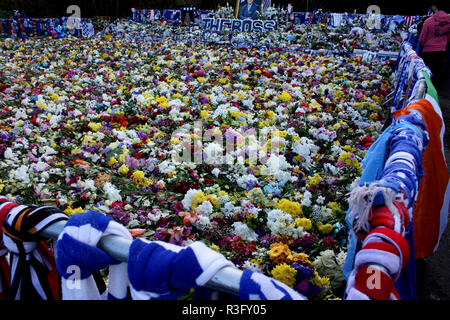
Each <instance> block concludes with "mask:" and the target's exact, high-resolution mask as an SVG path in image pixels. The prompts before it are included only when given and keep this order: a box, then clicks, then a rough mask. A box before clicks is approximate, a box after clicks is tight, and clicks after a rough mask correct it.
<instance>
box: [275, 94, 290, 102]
mask: <svg viewBox="0 0 450 320" xmlns="http://www.w3.org/2000/svg"><path fill="white" fill-rule="evenodd" d="M278 98H279V99H280V100H281V101H284V102H289V101H291V100H292V96H291V95H290V94H289V93H288V92H286V91H283V92H282V93H281V94H280V95H278Z"/></svg>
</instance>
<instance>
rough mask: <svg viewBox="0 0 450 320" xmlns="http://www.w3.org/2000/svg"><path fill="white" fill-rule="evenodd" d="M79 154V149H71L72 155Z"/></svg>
mask: <svg viewBox="0 0 450 320" xmlns="http://www.w3.org/2000/svg"><path fill="white" fill-rule="evenodd" d="M79 153H81V150H80V148H78V147H75V148H73V149H72V154H79Z"/></svg>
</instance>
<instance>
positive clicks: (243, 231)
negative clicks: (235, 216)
mask: <svg viewBox="0 0 450 320" xmlns="http://www.w3.org/2000/svg"><path fill="white" fill-rule="evenodd" d="M233 228H234V234H235V235H237V236H240V237H241V238H242V240H244V241H256V240H258V235H257V234H256V232H255V231H253V230H252V229H250V228H249V227H248V226H247V225H246V224H245V223H242V222H235V223H233Z"/></svg>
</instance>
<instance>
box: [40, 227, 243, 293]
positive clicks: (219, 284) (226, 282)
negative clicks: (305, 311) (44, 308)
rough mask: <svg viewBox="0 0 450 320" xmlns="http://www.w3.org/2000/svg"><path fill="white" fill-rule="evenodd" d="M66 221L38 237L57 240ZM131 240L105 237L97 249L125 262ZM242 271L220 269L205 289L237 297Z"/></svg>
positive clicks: (226, 268)
mask: <svg viewBox="0 0 450 320" xmlns="http://www.w3.org/2000/svg"><path fill="white" fill-rule="evenodd" d="M65 224H66V221H57V222H55V223H54V224H52V225H50V226H48V227H47V228H45V229H43V230H42V231H41V232H40V235H42V236H44V237H46V238H49V239H53V240H55V241H56V240H57V239H58V237H59V235H60V234H61V233H62V232H63V229H64V226H65ZM131 242H132V241H131V240H127V239H125V238H122V237H119V236H112V235H110V236H105V237H103V238H101V239H100V242H99V244H98V248H99V249H101V250H103V251H105V252H106V253H107V254H108V255H109V256H110V257H111V258H113V259H115V260H118V261H122V262H127V261H128V252H129V250H130V245H131ZM242 272H243V271H242V270H240V269H238V268H233V267H224V268H222V269H220V270H219V271H218V272H217V273H216V274H215V275H214V276H213V277H212V278H211V279H210V280H209V281H208V282H207V283H206V284H205V287H207V288H209V289H211V290H217V291H222V292H225V293H229V294H232V295H235V296H239V282H240V279H241V276H242Z"/></svg>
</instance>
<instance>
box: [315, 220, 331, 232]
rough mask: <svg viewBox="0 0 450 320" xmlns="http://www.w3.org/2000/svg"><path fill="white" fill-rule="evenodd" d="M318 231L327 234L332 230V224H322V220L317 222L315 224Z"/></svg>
mask: <svg viewBox="0 0 450 320" xmlns="http://www.w3.org/2000/svg"><path fill="white" fill-rule="evenodd" d="M316 226H317V228H318V229H319V231H320V232H321V233H323V234H329V233H330V232H331V231H333V225H331V224H323V223H322V222H320V221H319V222H317V224H316Z"/></svg>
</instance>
